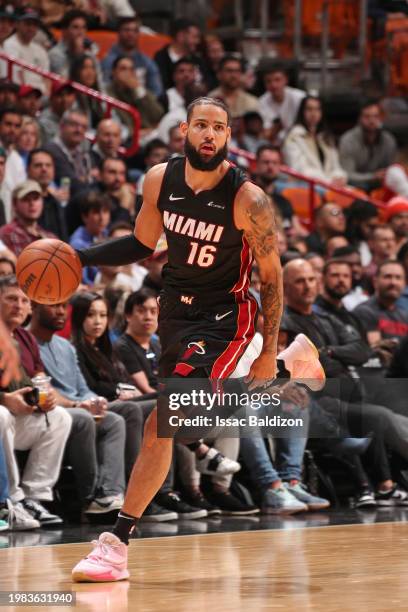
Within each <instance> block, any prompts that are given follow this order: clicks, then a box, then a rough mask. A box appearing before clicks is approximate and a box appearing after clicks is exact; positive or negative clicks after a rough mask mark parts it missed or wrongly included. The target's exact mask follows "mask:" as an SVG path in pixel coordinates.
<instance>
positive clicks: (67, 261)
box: [16, 238, 82, 304]
mask: <svg viewBox="0 0 408 612" xmlns="http://www.w3.org/2000/svg"><path fill="white" fill-rule="evenodd" d="M16 276H17V280H18V284H19V285H20V288H21V289H22V290H23V291H24V293H25V294H26V295H27V296H28V297H29V298H30V299H31V300H33V301H34V302H39V303H40V304H59V303H60V302H65V301H66V300H68V299H69V298H70V297H71V295H72V294H73V293H75V291H76V289H77V287H78V285H79V283H80V282H81V278H82V266H81V262H80V260H79V257H78V255H77V254H76V253H75V251H74V249H73V248H72V247H70V246H69V244H67V243H66V242H62V240H53V239H51V238H46V239H44V240H36V241H35V242H33V243H32V244H29V245H28V247H26V248H25V249H24V251H22V252H21V253H20V256H19V258H18V259H17V267H16Z"/></svg>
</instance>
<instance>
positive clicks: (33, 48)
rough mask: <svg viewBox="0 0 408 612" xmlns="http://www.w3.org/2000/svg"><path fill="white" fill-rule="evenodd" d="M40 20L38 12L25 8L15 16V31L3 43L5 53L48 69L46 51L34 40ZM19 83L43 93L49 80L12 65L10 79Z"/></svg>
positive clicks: (47, 88) (47, 86)
mask: <svg viewBox="0 0 408 612" xmlns="http://www.w3.org/2000/svg"><path fill="white" fill-rule="evenodd" d="M40 23H41V21H40V18H39V15H38V13H36V12H35V11H33V10H32V9H31V8H29V7H27V8H25V9H24V10H23V11H22V12H21V13H20V15H19V16H18V17H17V20H16V24H15V33H14V34H13V35H12V36H10V38H8V39H7V40H6V41H4V44H3V50H4V52H5V53H7V54H9V55H12V56H13V57H15V58H16V59H20V60H23V61H24V62H27V63H28V64H32V65H33V66H36V67H37V68H41V69H42V70H47V71H49V69H50V60H49V58H48V53H47V52H46V50H45V49H44V47H42V46H41V45H39V44H38V43H36V42H34V38H35V36H36V35H37V32H38V28H39V25H40ZM11 80H12V81H13V82H14V83H18V84H19V85H22V84H24V85H31V86H32V87H36V88H38V89H40V90H41V92H42V93H43V94H45V93H48V90H49V85H48V83H49V81H48V80H47V79H44V78H43V77H42V76H40V75H39V74H35V73H34V72H27V71H26V70H21V69H20V68H19V67H18V66H14V67H13V74H12V79H11Z"/></svg>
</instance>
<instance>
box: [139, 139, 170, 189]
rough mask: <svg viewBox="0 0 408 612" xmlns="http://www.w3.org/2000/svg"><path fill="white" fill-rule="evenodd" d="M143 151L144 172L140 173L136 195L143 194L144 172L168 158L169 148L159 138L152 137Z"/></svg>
mask: <svg viewBox="0 0 408 612" xmlns="http://www.w3.org/2000/svg"><path fill="white" fill-rule="evenodd" d="M143 153H144V157H143V161H144V166H145V172H144V174H142V176H141V177H140V178H139V180H138V182H137V195H138V196H142V194H143V183H144V179H145V176H146V173H147V172H148V170H150V168H153V166H157V164H162V163H163V162H166V161H167V160H168V157H169V149H168V147H167V145H166V143H165V142H163V141H162V140H160V138H153V140H150V142H148V143H147V145H146V147H145V148H144V151H143Z"/></svg>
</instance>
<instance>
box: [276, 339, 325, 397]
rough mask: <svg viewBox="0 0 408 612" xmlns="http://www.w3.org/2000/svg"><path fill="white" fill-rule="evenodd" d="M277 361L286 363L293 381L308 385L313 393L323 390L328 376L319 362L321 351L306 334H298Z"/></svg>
mask: <svg viewBox="0 0 408 612" xmlns="http://www.w3.org/2000/svg"><path fill="white" fill-rule="evenodd" d="M277 359H281V360H282V361H283V362H284V364H285V368H286V369H287V370H288V371H289V372H290V378H291V379H293V380H295V381H297V382H301V383H303V384H305V385H307V386H308V387H309V389H310V390H311V391H320V390H321V389H323V387H324V385H325V382H326V375H325V373H324V370H323V367H322V365H321V363H320V361H319V351H318V350H317V348H316V347H315V345H314V344H313V342H312V341H311V340H309V338H308V337H307V336H305V335H304V334H298V335H297V336H296V338H295V339H294V341H293V342H292V343H291V344H289V346H288V347H287V348H285V350H283V351H282V352H281V353H279V355H278V357H277Z"/></svg>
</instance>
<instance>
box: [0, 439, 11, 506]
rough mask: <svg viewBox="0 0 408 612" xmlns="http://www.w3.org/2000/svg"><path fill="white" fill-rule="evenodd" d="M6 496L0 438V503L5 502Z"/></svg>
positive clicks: (7, 489)
mask: <svg viewBox="0 0 408 612" xmlns="http://www.w3.org/2000/svg"><path fill="white" fill-rule="evenodd" d="M8 496H9V484H8V476H7V465H6V458H5V456H4V451H3V443H2V441H1V440H0V503H2V502H5V501H6V499H7V498H8Z"/></svg>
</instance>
